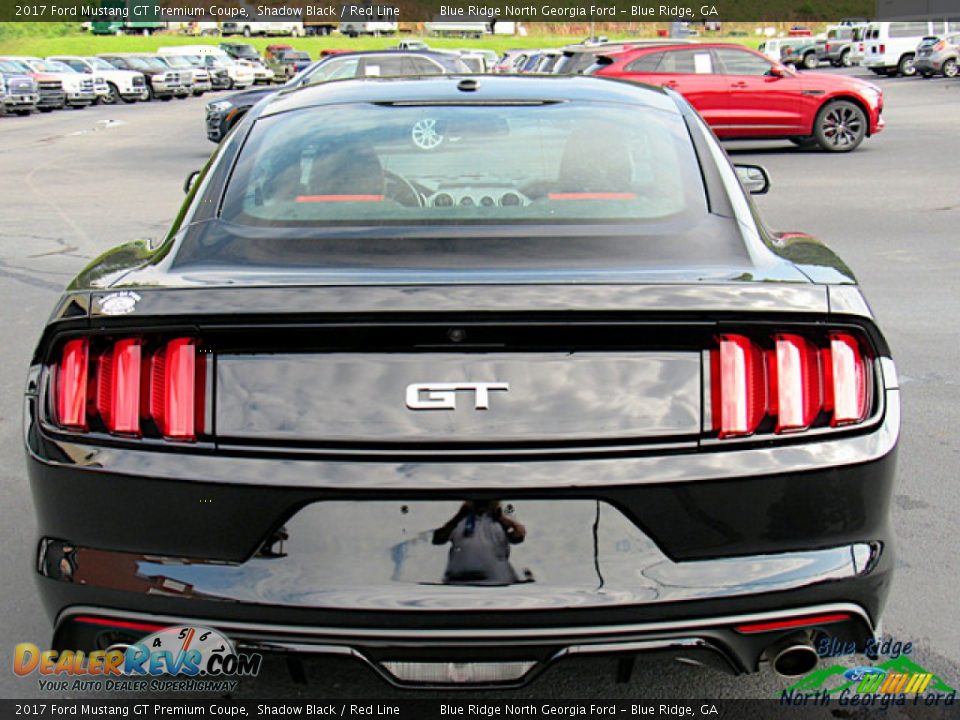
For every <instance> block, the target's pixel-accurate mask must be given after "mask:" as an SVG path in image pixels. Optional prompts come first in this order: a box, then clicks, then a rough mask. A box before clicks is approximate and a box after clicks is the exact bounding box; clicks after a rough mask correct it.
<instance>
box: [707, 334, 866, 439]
mask: <svg viewBox="0 0 960 720" xmlns="http://www.w3.org/2000/svg"><path fill="white" fill-rule="evenodd" d="M716 341H717V347H716V349H714V350H712V351H711V352H710V393H711V397H710V405H711V407H710V410H711V416H712V427H713V430H714V431H715V432H716V433H717V435H718V436H719V437H720V438H729V437H745V436H748V435H753V434H754V433H756V432H758V431H760V430H761V427H763V428H766V430H767V431H769V432H773V433H775V434H784V433H792V432H801V431H803V430H807V429H809V428H810V427H813V426H827V425H829V426H832V427H838V426H845V425H855V424H857V423H860V422H863V421H864V420H865V419H866V417H867V414H868V411H869V405H870V403H869V399H870V384H869V377H870V376H869V366H868V365H867V361H866V358H865V356H864V353H863V351H862V349H861V345H860V343H859V341H858V340H857V338H856V337H854V336H853V335H850V334H849V333H844V332H835V333H829V334H828V335H827V336H826V337H825V338H822V339H821V341H820V342H819V343H818V342H816V341H815V340H812V339H810V338H808V337H806V336H803V335H799V334H793V333H779V334H775V335H772V336H771V337H770V339H769V344H766V343H765V344H764V346H761V344H760V343H758V342H756V341H754V340H752V339H750V338H748V337H746V336H745V335H734V334H729V335H720V336H718V337H717V338H716Z"/></svg>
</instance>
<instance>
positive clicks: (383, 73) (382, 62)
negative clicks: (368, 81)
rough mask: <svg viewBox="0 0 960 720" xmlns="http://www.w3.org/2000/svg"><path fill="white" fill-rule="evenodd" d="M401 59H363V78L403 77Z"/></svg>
mask: <svg viewBox="0 0 960 720" xmlns="http://www.w3.org/2000/svg"><path fill="white" fill-rule="evenodd" d="M403 60H404V59H403V58H402V57H368V58H364V59H363V75H364V77H391V76H397V75H403V74H404V72H403V70H404V68H403Z"/></svg>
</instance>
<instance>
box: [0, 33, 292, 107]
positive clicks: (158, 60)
mask: <svg viewBox="0 0 960 720" xmlns="http://www.w3.org/2000/svg"><path fill="white" fill-rule="evenodd" d="M263 69H264V78H265V80H266V81H268V82H269V81H272V80H273V72H272V71H270V70H268V69H266V68H263ZM258 79H259V75H258V73H257V70H256V69H255V67H254V66H253V63H250V62H247V61H241V60H237V59H235V58H234V57H233V56H231V55H230V54H229V53H228V52H227V51H226V50H225V49H223V48H218V47H215V46H212V45H172V46H168V47H161V48H158V49H157V52H155V53H142V52H140V53H135V52H115V53H100V54H99V55H96V56H82V55H52V56H50V57H47V58H40V57H31V56H4V57H0V113H6V112H10V113H15V114H18V115H29V114H30V113H32V112H33V111H35V110H39V111H41V112H50V111H52V110H58V109H61V108H65V107H71V108H78V109H79V108H84V107H87V106H89V105H93V104H97V103H106V104H116V103H118V102H124V103H134V102H138V101H148V100H171V99H173V98H185V97H189V96H190V95H193V96H201V95H203V94H204V93H206V92H208V91H210V90H226V89H238V90H243V89H245V88H248V87H250V86H251V85H253V83H254V82H255V81H257V80H258Z"/></svg>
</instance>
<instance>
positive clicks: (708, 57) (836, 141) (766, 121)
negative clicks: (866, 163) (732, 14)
mask: <svg viewBox="0 0 960 720" xmlns="http://www.w3.org/2000/svg"><path fill="white" fill-rule="evenodd" d="M587 73H588V74H592V75H599V76H601V77H611V78H621V79H623V80H630V81H633V82H642V83H648V84H650V85H661V86H663V87H668V88H671V89H673V90H676V91H677V92H679V93H681V94H682V95H683V96H684V97H685V98H686V99H687V100H688V101H690V104H691V105H693V106H694V107H695V108H696V109H697V110H698V111H699V112H700V114H701V115H702V116H703V119H704V120H706V121H707V123H708V124H709V125H710V127H712V128H713V130H714V132H715V133H716V134H717V136H718V137H720V138H724V139H731V140H732V139H738V140H744V139H774V138H776V139H780V138H788V139H790V140H791V141H793V142H794V143H795V144H797V145H800V146H801V147H807V146H813V145H819V146H820V147H822V148H823V149H824V150H828V151H830V152H849V151H850V150H853V149H854V148H856V147H857V146H858V145H859V144H860V143H861V142H862V141H863V138H864V137H868V136H870V135H873V134H874V133H878V132H880V131H881V130H882V129H883V125H884V122H883V118H882V117H881V111H882V110H883V92H882V91H881V90H880V88H878V87H876V86H875V85H872V84H870V83H868V82H864V81H863V80H857V79H856V78H851V77H846V76H842V75H830V74H824V73H809V72H808V73H804V74H803V75H802V76H801V75H798V74H797V73H795V72H794V71H793V70H790V69H789V68H787V67H785V66H783V65H781V64H779V63H775V62H772V61H771V60H770V59H768V58H767V57H765V56H764V55H761V54H760V53H758V52H755V51H754V50H750V49H749V48H745V47H742V46H740V45H728V44H720V43H717V44H703V45H696V46H691V45H689V44H687V45H675V46H674V45H669V46H666V47H664V46H662V45H660V46H657V47H637V48H632V49H629V50H624V51H621V52H618V53H613V54H610V55H605V56H599V57H598V58H597V62H596V63H595V64H594V65H593V66H592V67H591V68H590V69H588V70H587Z"/></svg>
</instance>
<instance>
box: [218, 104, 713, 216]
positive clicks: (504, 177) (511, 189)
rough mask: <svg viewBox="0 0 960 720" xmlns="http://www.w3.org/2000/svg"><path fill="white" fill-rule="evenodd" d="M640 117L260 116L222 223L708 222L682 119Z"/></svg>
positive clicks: (613, 113) (577, 113)
mask: <svg viewBox="0 0 960 720" xmlns="http://www.w3.org/2000/svg"><path fill="white" fill-rule="evenodd" d="M638 110H639V108H637V107H635V106H624V105H619V104H617V105H613V104H610V105H608V104H605V103H591V102H567V103H557V104H547V105H533V106H519V107H518V106H516V105H514V106H499V105H489V104H486V103H485V104H481V105H460V104H458V105H448V106H431V107H419V106H408V105H396V106H391V105H374V104H356V105H354V104H349V105H346V104H345V105H339V106H324V107H320V108H305V109H301V110H295V111H290V112H285V113H281V114H278V115H276V116H272V117H263V118H260V119H259V120H258V121H257V122H256V124H255V125H254V127H253V129H252V130H251V132H250V135H249V136H248V137H247V139H246V141H245V142H244V145H243V149H242V150H241V154H240V156H239V158H238V160H237V163H236V165H235V167H234V171H233V174H232V175H231V179H230V183H229V185H228V187H227V188H226V192H225V196H224V199H223V205H222V215H221V216H222V218H223V219H224V220H227V221H229V222H233V223H239V224H246V225H259V226H297V225H330V224H333V225H337V224H357V223H360V224H364V225H368V226H369V225H398V224H399V225H406V224H411V223H412V224H422V223H435V222H449V223H466V224H477V223H480V224H482V223H489V222H495V223H496V222H499V223H502V222H509V223H523V222H529V223H540V224H542V223H556V222H562V223H594V222H598V221H600V222H602V221H621V222H622V221H643V220H653V219H663V218H667V217H671V216H675V215H677V214H678V213H683V212H685V211H690V212H692V213H696V212H706V201H705V196H704V190H703V182H702V179H701V176H700V172H699V167H698V164H697V160H696V156H695V154H694V152H693V149H692V146H691V143H690V137H689V134H688V132H687V129H686V125H685V123H684V122H683V120H682V118H681V117H680V116H679V115H678V114H676V113H672V112H666V111H660V110H653V109H649V108H644V109H643V111H642V112H639V111H638ZM598 158H602V159H603V161H602V162H599V161H598Z"/></svg>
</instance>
